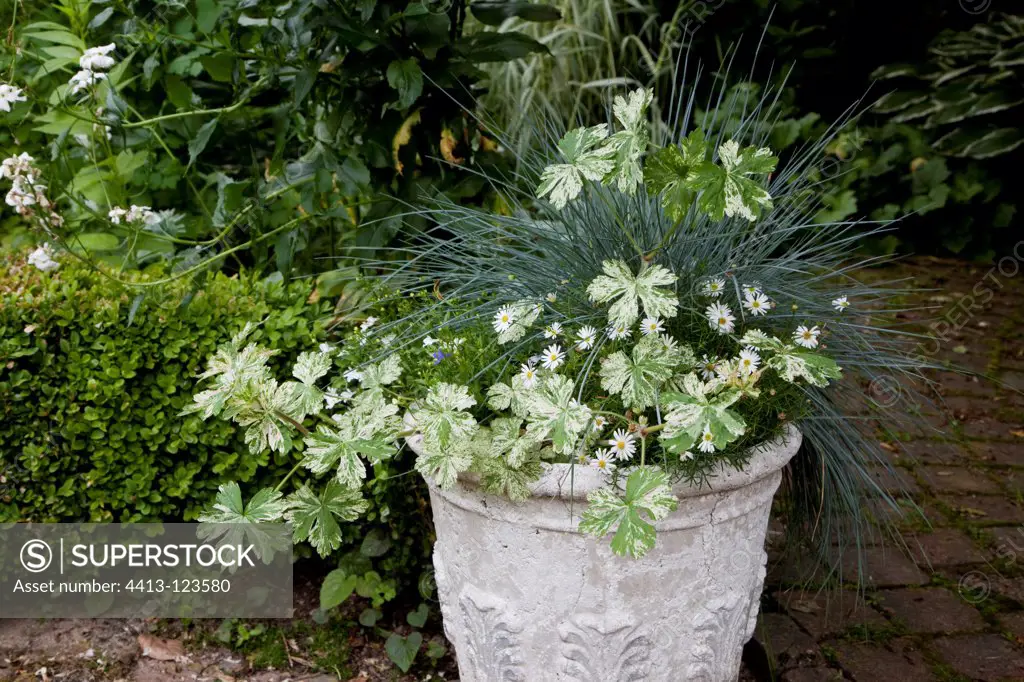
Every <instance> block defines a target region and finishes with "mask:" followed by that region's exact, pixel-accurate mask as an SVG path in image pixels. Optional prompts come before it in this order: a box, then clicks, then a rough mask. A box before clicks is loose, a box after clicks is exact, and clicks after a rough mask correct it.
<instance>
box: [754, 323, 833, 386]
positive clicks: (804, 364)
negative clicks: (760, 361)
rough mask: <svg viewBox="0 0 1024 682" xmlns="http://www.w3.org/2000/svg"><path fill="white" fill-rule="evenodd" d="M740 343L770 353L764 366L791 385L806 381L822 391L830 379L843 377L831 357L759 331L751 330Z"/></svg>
mask: <svg viewBox="0 0 1024 682" xmlns="http://www.w3.org/2000/svg"><path fill="white" fill-rule="evenodd" d="M740 343H741V344H743V345H747V346H753V347H754V348H757V349H759V350H762V351H768V352H771V353H772V356H771V357H770V358H768V359H767V361H766V362H765V367H770V368H771V369H774V370H775V371H776V372H778V373H779V376H780V377H782V378H783V379H785V380H786V381H789V382H791V383H796V382H797V381H799V380H800V379H804V380H806V381H807V383H809V384H811V385H812V386H818V387H820V388H823V387H825V386H828V382H829V381H830V380H839V379H841V378H842V377H843V373H842V370H841V369H840V368H839V365H837V364H836V362H835V360H833V359H832V358H830V357H828V356H825V355H821V354H820V353H812V352H811V351H808V350H804V349H803V348H798V347H797V346H795V345H793V344H790V343H785V342H783V341H780V340H779V339H777V338H776V337H774V336H768V335H767V334H765V333H764V332H762V331H760V330H756V329H754V330H751V331H748V332H747V333H746V334H744V335H743V338H742V339H740Z"/></svg>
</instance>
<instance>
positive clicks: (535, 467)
mask: <svg viewBox="0 0 1024 682" xmlns="http://www.w3.org/2000/svg"><path fill="white" fill-rule="evenodd" d="M477 469H478V471H479V473H480V484H481V486H482V487H483V489H484V490H485V491H486V492H489V493H491V494H492V495H504V496H505V497H508V498H509V499H510V500H512V501H513V502H518V501H521V500H525V499H527V498H528V497H530V484H531V483H533V482H534V481H536V480H537V479H539V478H540V476H541V473H543V471H544V469H543V467H542V466H541V464H540V462H538V461H536V460H531V461H527V462H523V463H522V464H520V465H519V466H514V465H513V464H512V463H511V462H509V461H508V460H506V459H505V458H503V457H487V458H484V459H481V460H479V461H478V463H477Z"/></svg>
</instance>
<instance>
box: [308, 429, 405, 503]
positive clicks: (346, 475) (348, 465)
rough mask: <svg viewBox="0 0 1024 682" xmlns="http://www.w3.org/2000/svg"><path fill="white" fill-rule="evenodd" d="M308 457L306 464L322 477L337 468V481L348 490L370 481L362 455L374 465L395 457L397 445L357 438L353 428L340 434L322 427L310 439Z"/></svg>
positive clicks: (376, 439) (382, 439)
mask: <svg viewBox="0 0 1024 682" xmlns="http://www.w3.org/2000/svg"><path fill="white" fill-rule="evenodd" d="M304 442H305V443H306V456H305V458H304V459H303V461H302V465H303V466H304V467H306V468H307V469H309V470H310V471H312V472H313V473H314V474H317V475H318V476H319V475H321V474H324V473H327V472H328V471H330V470H331V469H335V470H336V471H335V478H336V479H337V480H338V482H339V483H341V484H342V485H343V486H345V487H346V488H358V487H359V486H361V485H362V484H363V479H365V478H366V465H365V464H364V463H363V460H362V459H361V458H360V455H362V456H363V457H366V458H367V459H369V460H371V461H372V462H380V461H381V460H382V459H384V458H386V457H389V456H391V455H393V454H394V452H395V446H394V445H393V444H391V443H389V442H387V441H386V440H385V439H384V438H383V437H379V436H378V437H376V438H374V439H370V440H368V439H361V438H354V437H353V435H352V430H351V429H343V430H341V431H336V430H334V429H332V428H331V427H329V426H327V425H324V424H321V425H319V426H317V430H316V432H315V433H312V434H310V435H309V436H306V438H305V441H304Z"/></svg>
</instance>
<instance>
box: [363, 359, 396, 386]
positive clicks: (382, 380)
mask: <svg viewBox="0 0 1024 682" xmlns="http://www.w3.org/2000/svg"><path fill="white" fill-rule="evenodd" d="M360 373H361V376H360V378H359V385H360V386H362V387H363V388H364V389H368V390H369V389H374V388H379V387H381V386H387V385H388V384H393V383H394V382H396V381H398V377H400V376H402V361H401V358H400V357H399V356H398V354H397V353H393V354H391V355H389V356H387V357H386V358H384V359H383V360H381V361H380V362H378V363H375V364H372V365H367V366H366V367H364V368H362V369H361V370H360Z"/></svg>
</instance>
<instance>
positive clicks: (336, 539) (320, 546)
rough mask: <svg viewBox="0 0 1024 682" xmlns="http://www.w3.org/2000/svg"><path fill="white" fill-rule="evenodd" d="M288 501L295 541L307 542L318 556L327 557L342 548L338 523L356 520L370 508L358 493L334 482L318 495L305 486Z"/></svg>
mask: <svg viewBox="0 0 1024 682" xmlns="http://www.w3.org/2000/svg"><path fill="white" fill-rule="evenodd" d="M288 502H289V504H290V505H291V509H290V511H289V512H288V520H289V521H290V522H291V523H292V525H293V527H294V538H295V541H296V542H303V541H305V540H309V544H311V545H312V546H313V548H314V549H315V550H316V551H317V552H318V553H319V554H320V556H327V555H328V554H330V553H331V552H333V551H334V550H336V549H338V547H340V546H341V537H342V536H341V527H340V526H339V525H338V521H339V520H340V521H344V522H352V521H355V520H356V519H358V518H359V517H360V516H362V515H363V514H365V513H366V510H367V509H368V508H369V504H368V503H367V502H366V500H364V499H363V497H362V495H360V494H359V491H358V490H353V489H351V488H346V487H345V486H343V485H341V484H340V483H338V482H337V481H336V480H333V479H332V480H330V481H328V482H327V485H326V486H325V487H324V489H323V491H322V492H321V493H320V495H319V496H317V495H316V493H314V492H313V491H312V490H310V489H309V487H308V486H305V485H304V486H302V487H301V488H299V489H298V490H296V491H295V492H294V493H292V494H291V495H290V496H289V497H288Z"/></svg>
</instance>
